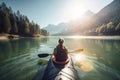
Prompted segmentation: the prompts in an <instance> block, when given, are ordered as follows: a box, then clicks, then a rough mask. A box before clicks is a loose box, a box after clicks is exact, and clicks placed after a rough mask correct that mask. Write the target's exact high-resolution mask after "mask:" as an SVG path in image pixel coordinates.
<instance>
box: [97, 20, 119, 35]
mask: <svg viewBox="0 0 120 80" xmlns="http://www.w3.org/2000/svg"><path fill="white" fill-rule="evenodd" d="M96 32H97V33H98V35H120V23H119V24H117V25H115V24H114V23H113V22H109V23H107V24H102V25H101V26H99V27H98V28H96Z"/></svg>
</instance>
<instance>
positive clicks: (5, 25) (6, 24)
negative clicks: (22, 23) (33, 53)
mask: <svg viewBox="0 0 120 80" xmlns="http://www.w3.org/2000/svg"><path fill="white" fill-rule="evenodd" d="M10 30H11V24H10V19H9V17H8V14H7V13H5V15H4V17H3V31H4V32H5V33H10Z"/></svg>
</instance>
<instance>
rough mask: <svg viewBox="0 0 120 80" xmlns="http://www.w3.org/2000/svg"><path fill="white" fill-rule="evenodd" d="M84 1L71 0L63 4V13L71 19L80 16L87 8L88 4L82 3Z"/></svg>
mask: <svg viewBox="0 0 120 80" xmlns="http://www.w3.org/2000/svg"><path fill="white" fill-rule="evenodd" d="M83 3H85V2H84V1H83V2H81V1H79V0H71V1H69V2H67V4H65V7H64V10H63V13H64V14H65V15H67V16H68V17H69V18H70V19H71V20H73V19H78V18H80V17H81V16H82V15H83V14H84V13H85V12H86V11H87V10H88V8H89V7H88V6H89V5H88V4H89V3H86V4H83Z"/></svg>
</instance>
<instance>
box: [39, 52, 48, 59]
mask: <svg viewBox="0 0 120 80" xmlns="http://www.w3.org/2000/svg"><path fill="white" fill-rule="evenodd" d="M47 56H49V54H46V53H43V54H38V57H40V58H42V57H47Z"/></svg>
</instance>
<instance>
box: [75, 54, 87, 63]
mask: <svg viewBox="0 0 120 80" xmlns="http://www.w3.org/2000/svg"><path fill="white" fill-rule="evenodd" d="M85 58H86V57H85V55H83V54H76V55H75V61H76V62H77V61H83V60H85Z"/></svg>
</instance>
